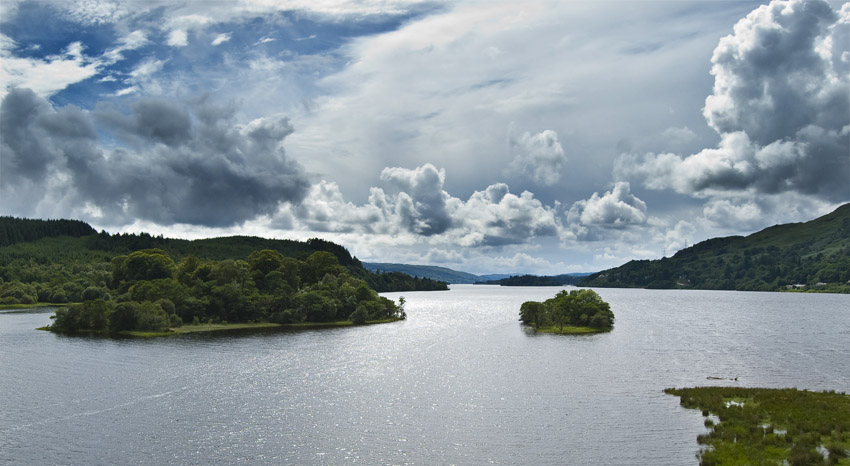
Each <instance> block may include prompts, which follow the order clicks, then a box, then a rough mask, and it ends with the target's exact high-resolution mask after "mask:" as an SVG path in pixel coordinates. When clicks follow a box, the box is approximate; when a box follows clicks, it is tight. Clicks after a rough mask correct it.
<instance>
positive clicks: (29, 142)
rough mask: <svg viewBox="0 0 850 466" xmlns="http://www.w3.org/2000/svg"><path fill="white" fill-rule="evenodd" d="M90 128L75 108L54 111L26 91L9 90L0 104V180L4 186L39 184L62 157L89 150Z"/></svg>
mask: <svg viewBox="0 0 850 466" xmlns="http://www.w3.org/2000/svg"><path fill="white" fill-rule="evenodd" d="M94 137H95V131H94V127H93V125H92V124H91V122H90V121H89V119H88V118H87V117H86V115H85V114H84V113H83V112H82V111H80V109H78V108H76V107H71V106H69V107H65V108H63V109H61V110H59V111H54V110H53V108H52V107H51V105H50V104H49V103H48V102H47V101H46V100H44V99H42V98H40V97H38V96H37V95H35V93H34V92H33V91H31V90H29V89H13V90H12V91H11V92H9V94H7V95H6V97H5V98H4V99H3V102H2V104H0V176H2V177H3V183H4V184H5V185H11V184H16V183H18V182H20V181H21V179H26V180H29V181H31V182H36V183H37V182H40V181H42V180H44V179H45V177H46V176H47V173H48V171H49V170H50V169H51V167H55V166H57V165H61V164H62V162H63V159H64V154H67V153H74V152H76V151H80V150H90V148H88V147H87V145H88V144H90V143H91V141H92V140H93V139H94Z"/></svg>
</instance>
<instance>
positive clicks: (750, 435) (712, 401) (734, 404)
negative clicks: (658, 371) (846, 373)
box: [665, 387, 850, 466]
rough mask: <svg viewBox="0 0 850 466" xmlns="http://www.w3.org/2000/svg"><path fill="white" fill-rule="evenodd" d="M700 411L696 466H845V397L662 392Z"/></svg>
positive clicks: (723, 390)
mask: <svg viewBox="0 0 850 466" xmlns="http://www.w3.org/2000/svg"><path fill="white" fill-rule="evenodd" d="M665 393H668V394H671V395H676V396H679V397H680V398H681V404H682V406H684V407H686V408H690V409H699V410H702V413H703V415H704V416H706V418H707V419H706V421H705V425H706V427H708V428H709V431H708V433H706V434H702V435H700V436H699V437H697V442H699V444H700V445H703V446H704V448H703V449H702V450H701V451H700V452H699V453H698V454H697V457H698V458H699V460H700V465H701V466H733V465H734V466H738V465H741V466H743V465H765V466H766V465H790V466H804V465H818V466H820V465H850V457H849V456H850V396H848V395H846V394H844V393H836V392H811V391H804V390H797V389H766V388H740V387H699V388H683V389H673V388H669V389H667V390H665Z"/></svg>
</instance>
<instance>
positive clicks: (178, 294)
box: [50, 249, 405, 333]
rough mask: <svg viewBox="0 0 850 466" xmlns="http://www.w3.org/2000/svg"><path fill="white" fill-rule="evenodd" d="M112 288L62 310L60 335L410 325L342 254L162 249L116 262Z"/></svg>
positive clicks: (92, 291)
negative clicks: (238, 254)
mask: <svg viewBox="0 0 850 466" xmlns="http://www.w3.org/2000/svg"><path fill="white" fill-rule="evenodd" d="M110 268H111V273H110V275H109V277H108V284H107V286H105V287H91V288H87V289H86V290H84V291H83V295H84V296H83V303H82V304H79V305H73V306H70V307H67V308H61V309H59V310H57V311H56V314H55V315H54V316H53V319H54V321H53V324H52V325H51V326H50V329H51V330H53V331H57V332H80V331H85V332H95V333H117V332H124V331H142V332H162V331H166V330H168V329H169V328H170V327H179V326H181V325H182V324H183V323H199V322H214V323H217V322H274V323H281V324H292V323H301V322H335V321H344V320H351V321H353V322H354V323H358V324H362V323H365V322H366V321H368V320H398V319H404V318H405V315H404V309H403V308H402V306H400V305H398V306H397V305H396V304H395V303H393V302H392V301H391V300H389V299H387V298H384V297H381V296H378V294H377V293H376V292H375V291H374V290H372V289H371V288H369V286H368V284H367V283H366V282H365V281H363V280H361V279H358V278H355V277H353V276H351V274H350V273H349V272H348V271H347V269H346V268H345V267H343V266H341V265H340V264H339V261H338V260H337V258H336V256H335V255H334V254H332V253H330V252H327V251H316V252H314V253H313V254H311V255H310V256H309V257H307V258H306V260H304V261H300V260H297V259H293V258H290V257H285V256H283V255H282V254H280V253H279V252H277V251H273V250H269V249H266V250H262V251H255V252H252V253H251V254H249V255H248V257H247V258H246V259H245V260H232V259H225V260H221V261H214V260H209V259H199V258H197V257H196V256H186V257H185V258H183V259H182V260H181V261H180V262H179V263H175V262H174V261H173V260H172V259H171V257H170V256H169V255H168V254H167V253H166V252H165V251H163V250H161V249H145V250H140V251H135V252H132V253H130V254H128V255H126V256H124V255H121V256H116V257H114V258H113V259H112V261H111V264H110Z"/></svg>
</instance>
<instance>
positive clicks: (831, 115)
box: [615, 0, 850, 202]
mask: <svg viewBox="0 0 850 466" xmlns="http://www.w3.org/2000/svg"><path fill="white" fill-rule="evenodd" d="M848 12H850V8H848V7H847V4H845V5H844V7H842V9H841V11H840V12H836V11H834V10H833V9H832V8H831V7H830V6H829V4H827V3H826V2H824V1H822V0H811V1H803V0H790V1H780V0H774V1H772V2H771V3H770V4H769V5H762V6H760V7H759V8H757V9H756V10H754V11H753V12H751V13H750V14H749V15H747V17H745V18H744V19H742V20H740V21H739V22H738V23H737V24H736V25H735V28H734V34H731V35H729V36H726V37H724V38H723V39H721V40H720V42H719V44H718V45H717V47H716V48H715V50H714V55H713V57H712V64H713V66H712V70H711V72H712V74H713V75H714V78H715V79H714V93H713V94H712V95H710V96H708V98H706V101H705V108H704V112H703V113H704V116H705V118H706V121H707V122H708V124H709V125H710V126H711V127H712V128H713V129H714V130H716V131H717V132H718V134H719V135H720V143H719V144H718V146H717V147H716V148H708V149H704V150H702V151H700V152H698V153H696V154H693V155H689V156H680V155H676V154H671V153H661V154H656V153H648V154H645V155H643V156H638V155H635V154H625V155H623V156H621V157H620V158H619V159H618V160H617V162H616V166H615V176H616V177H617V178H618V179H635V178H637V179H641V180H643V183H644V185H645V186H647V187H649V188H651V189H657V190H665V189H672V190H674V191H676V192H678V193H681V194H687V195H691V196H696V197H713V196H724V195H727V194H734V195H742V194H746V193H749V192H753V193H762V194H771V195H773V194H779V193H784V192H796V193H799V194H803V195H808V196H813V197H816V198H818V199H822V200H829V201H832V202H840V201H843V200H847V199H848V198H850V178H848V173H850V155H848V154H850V151H848V142H850V105H848V101H850V73H848V72H847V69H848V68H847V63H844V62H842V59H841V57H842V56H845V54H846V52H847V50H848V49H850V42H848V41H847V40H843V41H839V40H834V39H835V38H838V37H844V38H845V39H846V36H847V29H848V27H850V14H848Z"/></svg>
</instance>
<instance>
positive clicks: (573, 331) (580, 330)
mask: <svg viewBox="0 0 850 466" xmlns="http://www.w3.org/2000/svg"><path fill="white" fill-rule="evenodd" d="M532 328H533V327H532ZM534 331H536V332H540V333H552V334H555V335H594V334H597V333H608V332H610V331H611V330H610V329H601V328H593V327H576V326H573V325H564V328H563V329H561V328H560V327H558V326H556V325H549V326H545V327H537V328H535V329H534Z"/></svg>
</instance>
